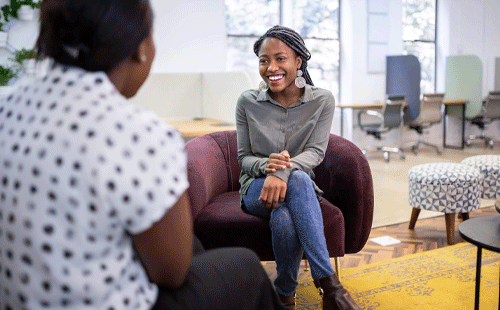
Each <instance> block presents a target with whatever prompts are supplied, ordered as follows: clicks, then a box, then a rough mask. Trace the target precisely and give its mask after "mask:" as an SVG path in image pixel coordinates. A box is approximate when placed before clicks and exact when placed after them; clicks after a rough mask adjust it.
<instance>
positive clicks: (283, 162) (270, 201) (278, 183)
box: [259, 150, 292, 210]
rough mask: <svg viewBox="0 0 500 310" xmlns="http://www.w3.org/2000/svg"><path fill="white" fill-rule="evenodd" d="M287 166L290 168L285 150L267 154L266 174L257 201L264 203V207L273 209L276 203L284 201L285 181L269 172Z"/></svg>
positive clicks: (288, 156) (283, 168) (276, 205)
mask: <svg viewBox="0 0 500 310" xmlns="http://www.w3.org/2000/svg"><path fill="white" fill-rule="evenodd" d="M287 168H292V163H291V162H290V154H289V153H288V151H286V150H285V151H283V152H281V153H272V154H271V155H269V159H268V160H267V165H266V168H265V170H264V171H265V172H266V173H267V174H268V175H267V177H266V180H265V181H264V185H263V186H262V190H261V192H260V197H259V201H262V202H263V203H265V204H266V208H272V209H273V210H275V209H276V208H277V207H278V203H280V202H283V201H285V195H286V182H285V181H283V180H282V179H280V178H278V177H276V176H274V175H270V173H273V172H276V171H277V170H285V169H287Z"/></svg>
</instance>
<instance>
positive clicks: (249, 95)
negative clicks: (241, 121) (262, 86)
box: [238, 89, 260, 103]
mask: <svg viewBox="0 0 500 310" xmlns="http://www.w3.org/2000/svg"><path fill="white" fill-rule="evenodd" d="M259 93H260V90H258V89H249V90H245V91H244V92H242V93H241V95H240V97H239V98H238V102H241V103H243V102H249V101H252V102H253V101H255V100H257V97H258V95H259Z"/></svg>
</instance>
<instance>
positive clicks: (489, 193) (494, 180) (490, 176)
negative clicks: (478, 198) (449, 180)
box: [462, 155, 500, 199]
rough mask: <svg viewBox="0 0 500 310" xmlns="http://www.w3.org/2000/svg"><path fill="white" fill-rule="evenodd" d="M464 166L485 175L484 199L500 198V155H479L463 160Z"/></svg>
mask: <svg viewBox="0 0 500 310" xmlns="http://www.w3.org/2000/svg"><path fill="white" fill-rule="evenodd" d="M462 164H465V165H469V166H472V167H474V168H478V169H479V170H480V171H481V173H482V174H483V177H484V179H483V195H482V198H486V199H496V198H500V155H478V156H472V157H468V158H466V159H464V160H462Z"/></svg>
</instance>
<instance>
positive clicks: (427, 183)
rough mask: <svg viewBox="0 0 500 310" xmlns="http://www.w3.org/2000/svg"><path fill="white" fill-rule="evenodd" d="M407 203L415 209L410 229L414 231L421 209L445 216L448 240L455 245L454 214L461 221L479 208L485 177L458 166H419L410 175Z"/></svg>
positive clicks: (436, 164) (411, 170)
mask: <svg viewBox="0 0 500 310" xmlns="http://www.w3.org/2000/svg"><path fill="white" fill-rule="evenodd" d="M408 181H409V183H408V186H409V195H408V202H409V203H410V206H412V207H413V211H412V214H411V219H410V225H409V229H414V228H415V223H416V222H417V219H418V215H419V213H420V210H421V209H424V210H429V211H439V212H444V213H445V220H446V238H447V241H448V244H453V243H454V232H455V213H461V214H462V219H463V220H467V219H468V218H469V212H470V211H473V210H476V209H477V208H479V204H480V202H481V194H482V183H483V176H482V174H481V172H480V171H479V169H477V168H474V167H471V166H468V165H462V164H455V163H432V164H423V165H418V166H415V167H413V168H411V169H410V171H409V172H408Z"/></svg>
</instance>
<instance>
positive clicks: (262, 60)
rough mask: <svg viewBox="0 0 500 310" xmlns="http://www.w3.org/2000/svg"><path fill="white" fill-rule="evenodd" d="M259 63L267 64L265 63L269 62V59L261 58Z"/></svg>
mask: <svg viewBox="0 0 500 310" xmlns="http://www.w3.org/2000/svg"><path fill="white" fill-rule="evenodd" d="M259 63H260V64H265V63H267V60H265V59H261V60H259Z"/></svg>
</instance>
